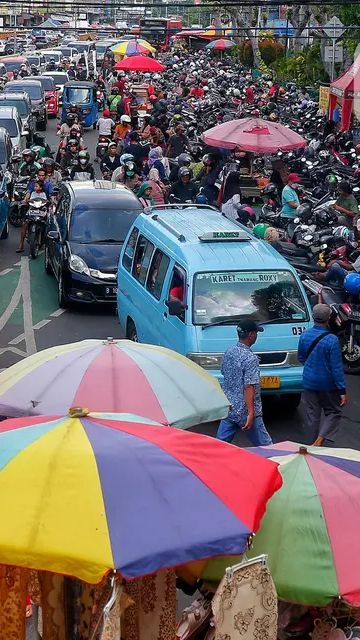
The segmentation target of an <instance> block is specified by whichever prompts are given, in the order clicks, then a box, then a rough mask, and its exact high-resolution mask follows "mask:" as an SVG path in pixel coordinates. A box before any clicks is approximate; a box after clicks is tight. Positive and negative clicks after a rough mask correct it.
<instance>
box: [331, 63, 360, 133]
mask: <svg viewBox="0 0 360 640" xmlns="http://www.w3.org/2000/svg"><path fill="white" fill-rule="evenodd" d="M338 105H340V108H341V130H342V131H348V130H349V129H350V124H351V117H352V115H353V114H355V115H356V116H357V117H358V116H359V108H360V55H358V57H357V58H356V59H355V61H354V62H353V64H352V65H351V67H349V69H347V71H345V73H343V74H342V75H341V76H339V78H337V79H336V80H334V82H332V83H331V85H330V104H329V119H330V120H333V117H334V112H335V109H336V108H337V106H338Z"/></svg>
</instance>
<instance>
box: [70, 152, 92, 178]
mask: <svg viewBox="0 0 360 640" xmlns="http://www.w3.org/2000/svg"><path fill="white" fill-rule="evenodd" d="M70 178H71V180H81V181H85V180H94V179H95V171H94V167H93V165H92V164H91V162H90V156H89V154H88V152H87V151H80V153H79V159H78V164H77V165H76V166H74V167H73V168H72V169H71V171H70Z"/></svg>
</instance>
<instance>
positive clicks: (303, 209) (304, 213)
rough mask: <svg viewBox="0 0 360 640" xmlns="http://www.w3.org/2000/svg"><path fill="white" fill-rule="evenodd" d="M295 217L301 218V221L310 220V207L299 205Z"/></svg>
mask: <svg viewBox="0 0 360 640" xmlns="http://www.w3.org/2000/svg"><path fill="white" fill-rule="evenodd" d="M296 217H298V218H301V220H309V218H311V206H310V205H309V204H301V205H300V206H299V207H298V208H297V209H296Z"/></svg>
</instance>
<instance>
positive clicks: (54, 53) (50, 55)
mask: <svg viewBox="0 0 360 640" xmlns="http://www.w3.org/2000/svg"><path fill="white" fill-rule="evenodd" d="M41 55H42V56H44V58H45V62H50V60H51V59H52V58H54V60H55V62H60V60H61V53H60V52H59V51H51V52H48V51H42V52H41Z"/></svg>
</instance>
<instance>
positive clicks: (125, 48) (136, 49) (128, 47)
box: [111, 38, 156, 56]
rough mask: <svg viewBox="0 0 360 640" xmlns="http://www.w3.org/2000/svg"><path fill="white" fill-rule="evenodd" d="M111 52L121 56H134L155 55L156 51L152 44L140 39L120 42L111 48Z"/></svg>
mask: <svg viewBox="0 0 360 640" xmlns="http://www.w3.org/2000/svg"><path fill="white" fill-rule="evenodd" d="M111 51H112V52H113V53H115V54H117V55H119V56H134V55H140V54H145V55H147V54H149V53H155V51H156V49H155V47H153V46H152V45H151V44H150V42H147V40H143V39H142V38H138V39H134V40H123V41H122V42H118V43H117V44H114V45H113V46H112V47H111Z"/></svg>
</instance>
